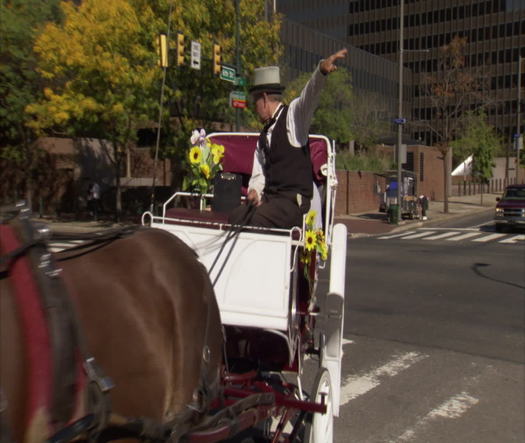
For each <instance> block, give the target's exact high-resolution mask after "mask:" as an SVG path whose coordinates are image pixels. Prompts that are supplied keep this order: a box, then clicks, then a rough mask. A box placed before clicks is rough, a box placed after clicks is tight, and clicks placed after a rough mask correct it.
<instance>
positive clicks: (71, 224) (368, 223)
mask: <svg viewBox="0 0 525 443" xmlns="http://www.w3.org/2000/svg"><path fill="white" fill-rule="evenodd" d="M499 196H500V194H499V193H498V194H483V205H481V196H480V195H479V194H477V195H467V196H462V197H450V199H449V213H448V214H445V213H443V202H442V201H430V202H429V209H428V211H427V216H428V220H426V221H422V220H417V219H416V220H401V221H400V222H399V224H398V225H391V224H389V223H387V216H386V214H385V213H382V212H366V213H360V214H351V215H341V216H336V217H335V222H336V223H343V224H344V225H346V227H347V229H348V234H349V235H350V236H352V237H362V236H367V235H378V234H385V233H390V232H397V231H403V230H407V229H413V228H417V227H421V226H432V225H434V224H435V223H437V222H440V221H443V220H449V219H454V218H458V217H462V216H465V215H468V214H473V213H476V212H482V211H490V209H494V208H495V207H496V197H499ZM37 221H42V222H44V223H46V224H48V225H49V226H50V228H51V229H52V230H53V231H61V232H64V231H65V232H90V231H98V230H103V229H109V228H116V227H118V226H125V225H129V224H131V222H129V221H127V222H123V223H114V222H113V221H111V220H109V219H108V220H100V221H96V222H95V221H87V220H84V221H78V220H72V221H62V220H60V221H58V220H51V219H37ZM139 222H140V221H139V220H138V217H137V221H136V223H139Z"/></svg>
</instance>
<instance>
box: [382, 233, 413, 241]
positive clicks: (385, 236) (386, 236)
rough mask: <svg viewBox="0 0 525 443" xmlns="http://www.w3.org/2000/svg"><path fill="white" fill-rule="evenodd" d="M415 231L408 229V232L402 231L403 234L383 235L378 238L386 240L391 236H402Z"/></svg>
mask: <svg viewBox="0 0 525 443" xmlns="http://www.w3.org/2000/svg"><path fill="white" fill-rule="evenodd" d="M415 232H416V231H406V232H402V233H401V234H393V235H383V236H381V237H378V238H379V240H386V239H390V238H396V237H402V236H403V235H410V234H413V233H415Z"/></svg>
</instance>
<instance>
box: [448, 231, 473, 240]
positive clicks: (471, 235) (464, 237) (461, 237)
mask: <svg viewBox="0 0 525 443" xmlns="http://www.w3.org/2000/svg"><path fill="white" fill-rule="evenodd" d="M476 235H481V232H479V231H478V232H467V233H466V234H463V235H458V236H457V237H452V238H447V240H448V241H460V240H465V239H466V238H470V237H475V236H476Z"/></svg>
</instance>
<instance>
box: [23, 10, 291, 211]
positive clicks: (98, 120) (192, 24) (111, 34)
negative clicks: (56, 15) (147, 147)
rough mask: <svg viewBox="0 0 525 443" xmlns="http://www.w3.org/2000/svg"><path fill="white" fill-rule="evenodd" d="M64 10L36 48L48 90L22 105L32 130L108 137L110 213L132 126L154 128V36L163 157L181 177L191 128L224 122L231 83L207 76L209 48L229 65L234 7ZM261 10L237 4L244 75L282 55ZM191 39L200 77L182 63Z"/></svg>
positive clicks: (271, 25) (133, 133) (274, 30)
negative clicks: (162, 61) (177, 53)
mask: <svg viewBox="0 0 525 443" xmlns="http://www.w3.org/2000/svg"><path fill="white" fill-rule="evenodd" d="M62 6H63V10H64V16H65V19H64V23H63V24H61V25H48V26H47V27H46V29H45V31H44V33H43V34H42V35H41V36H40V38H39V39H38V40H37V42H36V45H35V50H36V51H37V53H38V54H39V56H40V63H39V70H40V73H41V75H42V76H43V77H44V78H45V79H46V81H47V87H46V88H45V90H44V93H45V100H42V101H40V102H38V103H35V104H33V105H31V106H29V107H28V108H27V111H28V112H29V113H30V114H31V115H33V116H34V121H33V122H32V123H31V126H32V127H33V128H34V129H35V130H40V131H42V132H43V131H45V132H46V133H54V134H64V135H71V136H84V137H85V136H90V137H97V138H100V139H104V140H107V145H108V146H107V152H108V156H109V157H110V158H111V161H112V162H113V164H114V166H115V180H116V187H117V202H116V209H117V214H118V213H119V212H120V210H121V204H120V171H121V169H122V162H123V159H124V156H125V155H126V152H127V151H128V150H129V149H130V146H131V145H132V143H133V141H134V140H135V138H136V133H137V130H138V129H139V128H145V127H150V128H151V127H155V126H156V122H157V121H158V115H159V97H160V94H159V90H160V85H161V80H162V70H161V68H160V67H159V66H158V52H157V50H158V48H157V47H156V42H157V41H158V34H159V33H160V32H163V33H166V34H169V36H170V38H169V47H170V58H171V63H170V66H169V67H168V68H167V70H166V78H165V80H166V82H165V94H164V99H165V102H164V103H162V109H163V110H164V112H163V114H162V116H161V117H162V118H161V127H162V129H163V134H164V135H165V136H164V137H163V144H162V146H161V148H162V155H164V156H167V157H170V158H172V160H173V159H174V160H175V161H172V163H175V164H176V165H178V170H179V172H181V173H182V172H183V171H182V169H183V167H182V165H183V162H182V157H183V155H184V154H185V153H186V150H187V148H188V144H189V140H188V139H189V135H190V134H191V130H192V129H194V128H196V127H204V128H207V129H209V128H210V127H211V123H212V122H217V121H219V122H221V121H222V122H228V121H231V119H232V115H233V114H232V113H231V111H230V110H229V107H228V97H229V92H230V90H231V89H232V88H233V85H231V84H229V83H226V82H224V81H222V80H220V79H218V78H215V77H213V75H212V68H211V52H212V49H211V48H212V45H213V43H214V42H216V43H219V44H220V45H221V47H222V54H223V62H225V63H233V61H234V23H235V19H234V18H235V17H234V4H233V2H232V1H229V0H202V1H199V2H195V1H190V0H181V1H177V2H174V1H171V0H159V1H158V2H150V1H147V0H114V1H111V2H107V1H103V0H84V1H82V2H81V3H80V4H79V5H76V4H72V3H63V4H62ZM263 13H264V3H263V0H257V1H247V0H243V1H242V2H241V14H240V15H241V22H242V26H241V30H242V33H241V45H242V49H241V60H242V65H243V71H244V72H243V73H244V75H245V76H248V75H249V74H250V72H251V70H253V67H254V66H255V64H258V63H275V62H276V60H277V59H278V57H279V55H280V51H281V50H280V44H279V39H278V29H279V19H278V17H277V18H276V19H275V20H273V21H271V22H264V21H263V22H261V18H262V15H263ZM168 25H169V26H168ZM177 32H180V33H182V34H183V35H184V37H185V47H186V50H185V63H184V64H183V65H182V66H177V65H176V63H175V61H174V57H173V56H174V54H173V50H174V48H175V46H174V42H175V39H174V37H175V35H176V33H177ZM191 40H196V41H199V42H200V43H201V53H202V56H203V58H202V63H201V70H200V71H197V70H193V69H191V68H190V67H189V53H190V49H189V48H190V42H191ZM167 129H169V131H170V132H168V131H167ZM166 135H169V137H166ZM179 175H180V174H179Z"/></svg>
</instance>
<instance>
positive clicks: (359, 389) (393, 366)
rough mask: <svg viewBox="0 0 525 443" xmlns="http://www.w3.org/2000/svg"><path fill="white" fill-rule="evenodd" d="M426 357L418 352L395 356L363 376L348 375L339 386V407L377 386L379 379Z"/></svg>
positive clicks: (397, 372)
mask: <svg viewBox="0 0 525 443" xmlns="http://www.w3.org/2000/svg"><path fill="white" fill-rule="evenodd" d="M427 357H428V355H425V354H420V353H418V352H407V353H405V354H401V355H396V356H395V357H394V359H393V360H391V361H389V362H388V363H385V364H384V365H382V366H380V367H378V368H375V369H373V370H371V371H369V372H367V373H365V374H362V375H350V376H349V377H347V378H346V380H345V382H344V384H343V386H341V397H340V398H341V400H340V404H341V406H343V405H344V404H346V403H348V402H350V401H351V400H353V399H355V398H357V397H359V396H361V395H363V394H365V393H367V392H368V391H370V390H371V389H374V388H375V387H377V386H379V385H380V384H381V378H385V377H394V376H396V375H397V374H399V373H400V372H401V371H404V370H405V369H408V368H409V367H410V366H412V365H413V364H415V363H417V362H419V361H421V360H423V359H425V358H427Z"/></svg>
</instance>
